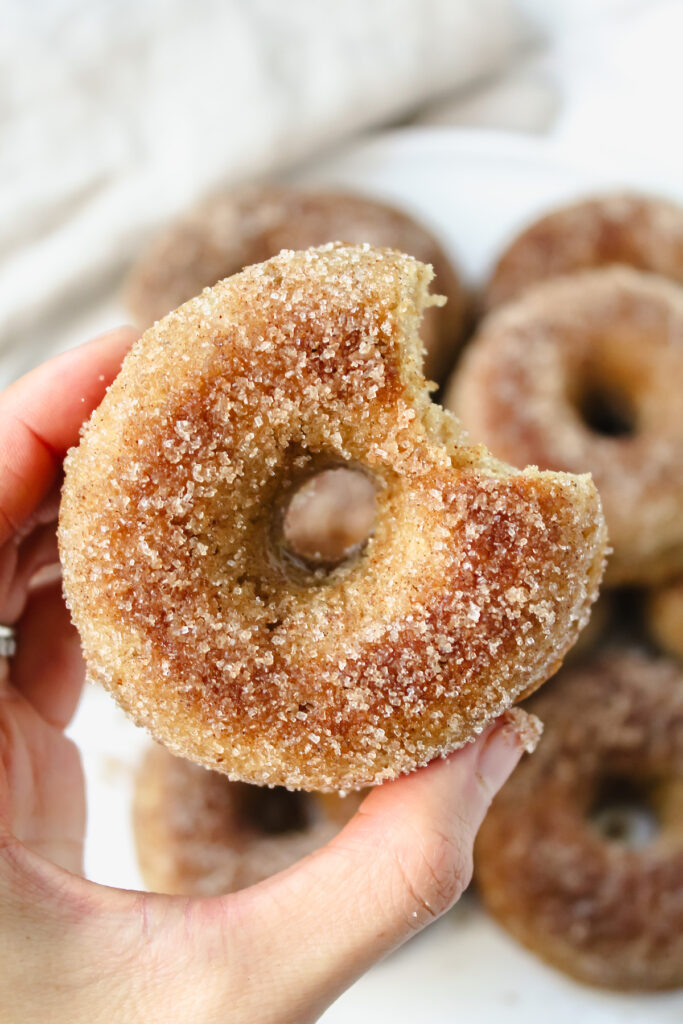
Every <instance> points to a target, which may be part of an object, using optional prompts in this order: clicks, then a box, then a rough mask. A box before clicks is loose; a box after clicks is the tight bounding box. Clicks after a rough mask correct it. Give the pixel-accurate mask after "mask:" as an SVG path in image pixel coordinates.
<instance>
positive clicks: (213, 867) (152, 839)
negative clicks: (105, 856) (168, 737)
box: [133, 746, 362, 896]
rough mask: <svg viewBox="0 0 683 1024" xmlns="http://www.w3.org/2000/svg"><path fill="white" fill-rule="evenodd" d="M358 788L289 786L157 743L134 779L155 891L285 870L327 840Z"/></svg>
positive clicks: (224, 887) (248, 880) (187, 889)
mask: <svg viewBox="0 0 683 1024" xmlns="http://www.w3.org/2000/svg"><path fill="white" fill-rule="evenodd" d="M361 799H362V797H361V795H360V794H357V793H352V794H350V795H349V796H348V797H340V796H337V795H336V794H317V793H289V792H288V791H287V790H283V789H265V788H260V787H257V786H250V785H248V784H247V783H244V782H230V780H229V779H226V777H225V775H221V774H219V773H218V772H212V771H207V770H206V769H204V768H201V767H200V766H199V765H196V764H192V762H191V761H186V760H185V759H184V758H181V757H174V756H173V755H172V754H169V753H168V751H167V750H165V749H164V748H163V747H159V746H155V747H153V748H151V749H150V750H149V751H148V753H147V755H146V756H145V758H144V759H143V761H142V763H141V765H140V767H139V769H138V773H137V776H136V780H135V796H134V802H133V824H134V831H135V843H136V848H137V854H138V860H139V863H140V869H141V871H142V876H143V878H144V881H145V884H146V885H147V886H148V888H149V889H150V890H152V891H153V892H165V893H170V894H172V895H181V896H219V895H221V894H222V893H227V892H236V891H237V890H238V889H245V888H247V886H250V885H256V884H257V883H258V882H261V881H263V879H265V878H269V877H270V876H271V875H274V874H276V873H277V872H278V871H284V870H285V868H288V867H290V866H291V865H292V864H294V863H296V861H298V860H301V858H302V857H306V856H307V855H308V854H310V853H312V852H313V851H314V850H317V849H318V848H319V847H321V846H324V845H325V843H327V842H329V841H330V839H332V838H334V836H335V835H336V834H337V832H339V830H340V829H341V828H343V826H344V825H345V824H346V822H347V821H348V820H349V819H350V818H351V817H352V815H353V814H354V813H355V812H356V810H357V809H358V806H359V804H360V800H361Z"/></svg>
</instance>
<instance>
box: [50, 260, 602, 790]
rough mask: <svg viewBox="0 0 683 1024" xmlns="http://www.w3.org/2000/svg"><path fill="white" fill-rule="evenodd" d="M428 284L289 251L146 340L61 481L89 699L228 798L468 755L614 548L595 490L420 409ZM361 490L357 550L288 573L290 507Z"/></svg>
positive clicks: (211, 293)
mask: <svg viewBox="0 0 683 1024" xmlns="http://www.w3.org/2000/svg"><path fill="white" fill-rule="evenodd" d="M431 276H432V274H431V270H430V268H428V267H425V266H424V265H422V264H420V263H418V262H416V261H415V260H413V259H412V258H411V257H409V256H405V255H402V254H400V253H397V252H392V251H390V250H376V249H372V248H370V247H369V246H345V245H328V246H323V247H321V248H319V249H312V250H307V251H306V252H300V253H294V252H284V253H281V254H280V255H279V256H277V257H275V258H273V259H271V260H268V261H267V262H266V263H264V264H261V265H257V266H254V267H250V268H247V269H246V270H244V271H242V272H241V273H240V274H237V275H235V276H234V277H232V278H229V279H227V280H225V281H222V282H220V283H219V284H218V285H216V286H214V287H213V288H212V289H207V290H206V291H205V292H203V294H202V295H201V296H199V297H198V298H196V299H194V300H192V301H190V302H189V303H187V304H186V305H184V306H182V307H181V308H180V309H179V310H177V311H176V312H174V313H173V314H171V315H169V316H168V317H166V318H165V319H163V320H162V321H160V322H158V323H157V324H156V325H155V326H154V327H153V328H151V329H150V330H148V331H147V332H146V333H145V334H144V335H143V336H142V338H141V339H140V341H138V342H137V344H136V345H135V346H134V347H133V349H132V351H131V352H130V354H129V355H128V356H127V357H126V359H125V361H124V363H123V367H122V370H121V372H120V374H119V376H118V378H117V379H116V381H115V382H114V384H113V385H112V386H111V388H110V389H109V391H108V393H107V395H106V396H105V398H104V401H103V402H102V404H101V406H100V407H99V409H97V410H96V411H95V413H94V414H93V416H92V417H91V419H90V421H89V422H88V424H87V425H86V426H85V427H84V429H83V431H82V436H81V442H80V445H79V447H78V448H77V449H75V450H72V451H71V452H70V453H69V454H68V456H67V459H66V463H65V482H64V487H63V492H62V501H61V509H60V522H59V538H60V550H61V556H62V563H63V574H64V588H65V593H66V596H67V600H68V603H69V606H70V608H71V613H72V617H73V620H74V622H75V624H76V626H77V628H78V630H79V632H80V635H81V641H82V646H83V651H84V656H85V659H86V663H87V670H88V675H89V677H90V678H91V679H93V680H95V681H97V682H99V683H101V684H102V685H104V686H105V687H106V688H107V689H108V690H109V691H110V692H111V693H113V695H114V696H115V698H116V700H117V701H118V702H119V703H120V704H121V706H122V707H123V709H124V710H125V711H127V712H128V713H129V714H130V715H131V716H132V718H133V719H134V720H135V721H136V722H138V723H139V724H141V725H144V726H146V727H147V728H148V729H149V731H150V732H151V733H152V735H153V736H154V737H155V738H156V739H157V740H159V741H160V742H162V743H163V744H165V745H166V746H167V747H169V749H171V750H172V751H173V752H175V753H177V754H181V755H183V756H185V757H187V758H188V759H189V760H193V761H197V762H198V763H201V764H204V765H206V766H207V767H211V768H216V769H218V770H220V771H223V772H225V773H226V774H228V775H229V777H230V778H232V779H234V780H236V781H243V782H255V783H260V784H267V785H283V786H287V787H289V788H292V789H299V788H301V789H320V790H340V789H343V790H346V789H359V788H361V787H364V786H366V785H370V784H375V783H379V782H381V781H382V780H384V779H387V778H393V777H395V776H396V775H399V774H401V773H403V772H406V771H410V770H412V769H414V768H416V767H418V766H419V765H422V764H425V763H427V762H428V761H430V760H432V759H433V758H434V757H437V756H439V755H444V754H446V753H447V752H448V751H451V750H453V749H455V748H456V747H458V746H461V745H462V744H463V743H466V742H469V741H471V740H472V739H473V738H474V737H475V736H476V735H477V734H479V733H480V732H481V731H482V730H483V729H484V728H485V727H486V725H487V724H488V723H489V722H490V721H491V720H492V719H493V718H494V717H496V716H497V715H499V714H500V713H501V712H502V711H504V710H505V709H506V708H507V707H509V706H510V705H511V704H513V703H514V701H515V699H516V697H517V696H518V695H520V694H521V693H523V692H526V691H528V690H529V689H534V688H536V687H537V686H539V685H540V684H541V683H542V682H543V681H544V680H545V679H546V678H547V677H548V676H550V675H551V674H552V672H553V671H554V670H555V669H556V667H557V666H558V664H559V662H560V661H561V659H562V657H563V655H564V653H565V652H566V650H567V649H568V648H569V647H570V646H571V644H572V642H573V641H574V639H575V637H576V635H577V633H578V631H579V630H580V628H581V627H582V626H583V624H584V623H585V620H586V618H587V616H588V611H589V608H590V605H591V603H592V602H593V600H594V598H595V595H596V592H597V588H598V582H599V579H600V576H601V573H602V567H603V560H604V552H605V544H606V536H605V525H604V520H603V516H602V512H601V507H600V499H599V496H598V494H597V492H596V489H595V487H594V485H593V483H592V481H591V479H590V477H587V476H583V477H581V476H580V477H574V476H569V475H565V474H554V473H539V472H537V471H536V470H534V469H529V470H525V471H519V470H516V469H514V468H513V467H511V466H508V465H504V464H502V463H499V462H497V461H496V460H494V459H493V458H491V457H490V456H489V455H488V453H487V452H486V451H485V450H484V449H483V448H482V447H480V446H479V447H473V446H470V445H469V444H468V442H467V440H466V438H465V437H464V435H463V433H462V431H461V430H460V427H459V425H458V423H457V421H456V420H455V419H454V418H453V417H452V416H450V415H449V414H447V413H445V412H444V411H443V410H442V409H441V408H440V407H439V406H437V405H435V404H434V403H433V402H431V400H430V397H429V390H428V387H427V384H426V381H425V378H424V377H423V375H422V373H421V360H420V346H421V343H420V339H419V333H418V331H419V322H420V313H421V310H422V309H423V308H424V307H425V306H428V305H429V304H430V303H432V302H434V301H438V299H435V298H434V297H433V296H430V295H429V294H428V285H429V282H430V279H431ZM332 466H337V467H341V468H345V469H347V470H348V471H353V472H358V473H361V474H364V475H365V476H367V478H368V479H369V480H370V481H371V482H372V485H373V488H374V490H375V494H376V515H375V521H374V524H373V528H372V531H371V534H370V536H369V537H368V538H367V539H366V540H365V543H363V544H360V545H355V546H354V550H353V551H352V552H351V554H350V556H349V557H348V558H343V559H342V560H341V561H340V562H339V563H337V564H335V565H332V566H330V565H319V564H316V562H315V561H310V560H308V559H306V558H305V557H303V558H302V557H300V553H297V552H293V551H292V550H291V549H290V547H289V545H288V544H287V542H286V538H285V537H284V536H283V522H284V521H285V520H286V517H287V508H288V505H289V503H290V501H291V500H292V498H293V496H294V495H295V494H296V493H297V491H298V490H299V488H300V487H301V486H303V485H304V484H305V483H306V482H307V481H308V480H309V479H310V478H311V477H312V476H315V475H316V473H319V472H322V471H324V470H328V469H329V468H330V467H332Z"/></svg>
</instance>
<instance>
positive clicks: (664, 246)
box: [484, 195, 683, 310]
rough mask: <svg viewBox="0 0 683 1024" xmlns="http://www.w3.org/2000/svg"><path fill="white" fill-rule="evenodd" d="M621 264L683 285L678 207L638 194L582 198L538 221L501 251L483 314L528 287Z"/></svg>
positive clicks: (681, 210) (682, 222) (682, 224)
mask: <svg viewBox="0 0 683 1024" xmlns="http://www.w3.org/2000/svg"><path fill="white" fill-rule="evenodd" d="M614 264H626V265H628V266H632V267H635V268H636V269H638V270H646V271H650V272H651V273H653V274H660V275H661V276H662V277H668V278H671V279H672V280H674V281H678V282H679V283H683V207H681V206H680V205H678V204H677V203H672V202H668V201H666V200H663V199H654V198H649V197H647V196H639V195H611V196H602V197H600V198H596V199H587V200H583V201H581V202H578V203H573V204H572V205H570V206H563V207H561V208H560V209H558V210H553V211H552V212H550V213H548V214H546V215H545V216H544V217H541V218H540V220H537V221H535V222H534V223H533V224H531V225H530V226H529V227H528V228H526V230H525V231H522V233H521V234H520V235H518V236H517V237H516V238H515V239H514V241H513V242H512V243H511V244H510V245H509V246H508V248H507V249H506V250H505V251H504V252H503V255H502V256H501V257H500V259H499V260H498V262H497V264H496V266H495V268H494V271H493V273H492V275H491V278H490V280H489V282H488V284H487V286H486V289H485V291H484V307H485V309H489V310H490V309H493V308H494V307H495V306H500V305H502V304H503V303H505V302H510V301H511V300H513V299H516V298H519V296H520V295H521V294H522V292H523V291H525V290H526V289H527V288H528V287H529V285H532V284H535V283H537V282H539V281H544V280H546V279H548V278H552V277H559V276H562V275H564V274H572V273H574V272H575V271H577V270H589V269H591V268H593V267H605V266H611V265H614Z"/></svg>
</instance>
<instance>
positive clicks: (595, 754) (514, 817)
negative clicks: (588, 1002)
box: [475, 650, 683, 989]
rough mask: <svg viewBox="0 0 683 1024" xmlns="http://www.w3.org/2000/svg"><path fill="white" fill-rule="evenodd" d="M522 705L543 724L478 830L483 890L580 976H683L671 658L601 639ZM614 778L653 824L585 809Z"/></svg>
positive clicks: (650, 979) (681, 851) (682, 792)
mask: <svg viewBox="0 0 683 1024" xmlns="http://www.w3.org/2000/svg"><path fill="white" fill-rule="evenodd" d="M527 707H528V709H529V710H532V711H533V712H534V713H535V714H537V715H538V716H539V717H540V718H541V720H542V721H543V724H544V731H543V737H542V739H541V742H540V743H539V746H538V749H537V751H536V753H535V754H534V755H533V757H531V758H525V759H523V761H522V762H521V764H520V766H519V767H518V768H517V770H516V771H515V772H514V774H513V776H512V778H511V779H510V780H509V782H507V783H506V785H505V786H504V787H503V789H502V791H501V792H500V793H499V794H498V796H497V797H496V798H495V799H494V801H493V804H492V806H491V809H490V811H489V813H488V815H487V817H486V820H485V821H484V824H483V826H482V828H481V830H480V832H479V835H478V838H477V842H476V845H475V873H476V877H477V879H478V883H479V888H480V891H481V894H482V897H483V900H484V903H485V904H486V906H487V908H488V909H489V910H490V911H491V913H492V914H493V915H494V916H495V917H496V918H497V919H498V920H499V921H500V923H501V924H502V925H503V926H504V927H505V928H507V929H508V931H510V932H511V933H512V934H513V935H514V936H515V938H517V939H518V940H519V941H520V942H522V943H523V944H524V945H525V946H528V947H529V948H530V949H532V950H533V951H534V952H535V953H537V954H538V955H539V956H540V957H542V958H543V959H544V960H546V961H547V962H548V963H550V964H552V965H553V966H555V967H558V968H560V970H563V971H565V972H567V973H568V974H570V975H572V976H573V977H575V978H578V979H579V980H580V981H583V982H586V983H588V984H592V985H602V986H606V987H609V988H617V989H660V988H673V987H676V986H679V985H683V673H682V671H681V666H680V665H679V664H677V663H676V662H675V661H669V660H667V659H664V658H658V659H657V658H652V657H650V656H648V655H645V654H643V653H640V652H637V651H635V650H613V651H611V652H605V653H604V654H602V655H599V656H598V657H596V658H595V659H593V660H592V661H591V662H589V663H585V664H584V665H582V666H581V667H576V668H572V669H566V670H564V671H563V672H562V673H561V674H560V675H559V676H558V677H557V679H556V680H553V682H552V683H551V684H550V686H548V687H547V688H546V689H544V690H543V692H542V693H540V694H537V695H536V696H535V697H534V698H533V699H532V700H531V701H530V702H529V704H528V705H527ZM579 712H580V713H579ZM616 783H620V784H621V786H622V787H634V788H635V789H636V791H640V792H642V793H643V794H644V797H643V799H646V800H647V802H648V803H649V804H650V805H651V807H652V810H653V812H654V813H655V815H656V824H655V826H654V828H653V827H652V826H650V827H644V826H643V824H642V823H641V824H638V827H637V828H633V835H632V836H631V837H630V839H629V841H625V838H624V837H622V838H617V837H616V836H611V835H610V834H609V833H608V834H605V833H604V832H603V831H601V828H600V826H599V818H597V817H596V814H595V811H596V807H599V804H600V799H601V793H604V791H605V785H607V787H608V792H610V791H611V792H615V789H614V787H615V784H616ZM617 792H618V790H617ZM612 813H614V812H612ZM638 813H642V812H638ZM634 820H635V822H636V823H637V822H638V818H637V817H636V818H635V819H634Z"/></svg>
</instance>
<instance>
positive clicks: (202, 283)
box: [126, 185, 468, 381]
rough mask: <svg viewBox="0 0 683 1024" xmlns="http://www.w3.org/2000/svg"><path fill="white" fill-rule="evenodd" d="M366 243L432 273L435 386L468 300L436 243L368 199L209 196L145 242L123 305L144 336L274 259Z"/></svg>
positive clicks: (289, 192)
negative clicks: (224, 281)
mask: <svg viewBox="0 0 683 1024" xmlns="http://www.w3.org/2000/svg"><path fill="white" fill-rule="evenodd" d="M336 241H343V242H356V243H362V242H367V243H369V244H370V245H373V246H378V247H382V246H387V247H389V248H391V249H398V250H400V251H401V252H407V253H409V254H410V255H411V256H414V257H415V258H416V259H418V260H420V261H421V262H422V263H430V264H431V265H432V266H433V268H434V274H435V278H436V289H437V290H438V291H439V292H440V294H442V295H445V296H446V298H447V299H448V302H447V304H446V305H445V306H441V307H437V306H432V307H430V308H429V309H428V310H426V311H425V318H424V321H423V324H422V331H421V333H422V340H423V342H424V346H425V352H426V355H425V376H427V377H429V378H431V379H433V380H435V381H441V380H442V379H443V377H444V375H445V374H446V373H447V372H448V370H449V369H450V367H451V365H452V363H453V361H454V358H455V352H456V351H457V348H458V345H459V342H460V341H461V339H462V334H463V330H464V327H465V320H466V315H467V305H468V303H467V297H466V293H465V290H464V288H463V286H462V284H461V282H460V279H459V277H458V274H457V272H456V270H455V269H454V267H453V264H452V263H451V261H450V260H449V258H448V256H447V255H446V253H445V252H444V250H443V248H442V246H441V244H440V243H439V241H438V240H437V239H436V238H435V237H434V235H433V234H432V233H431V232H430V231H429V230H428V229H427V228H426V227H424V226H423V225H422V224H420V223H418V222H417V221H416V220H414V218H413V217H411V216H410V215H409V214H407V213H405V212H404V211H402V210H397V209H396V208H395V207H393V206H389V205H388V204H386V203H382V202H378V201H377V200H376V199H368V198H365V197H364V196H360V195H351V194H348V193H343V192H311V191H303V190H300V189H293V188H286V187H284V186H278V185H259V186H251V187H244V188H241V189H237V190H231V191H226V192H222V193H218V194H216V195H213V196H211V197H210V198H209V199H207V200H205V201H204V202H203V203H202V204H201V205H199V206H198V207H196V208H195V209H194V210H192V211H190V212H189V213H188V214H186V215H185V216H184V217H182V218H181V219H180V220H179V221H178V222H177V223H175V224H173V225H171V226H170V227H169V228H168V229H167V230H166V231H165V232H164V233H163V234H162V235H161V236H160V237H159V238H157V239H156V240H155V241H153V242H152V244H151V245H150V247H149V249H148V251H147V252H145V253H143V255H142V256H141V257H140V260H139V262H138V263H137V265H136V266H135V267H134V268H133V269H132V271H131V273H130V275H129V279H128V282H127V286H126V302H127V305H128V307H129V308H130V310H131V312H132V313H133V316H134V318H135V320H136V322H137V323H138V324H139V325H140V326H141V327H148V326H149V325H150V324H152V323H154V321H155V320H158V319H160V318H161V317H163V316H165V315H166V313H168V312H170V311H171V310H172V309H175V308H176V306H179V305H180V304H181V303H183V302H185V301H186V300H187V299H191V298H192V297H193V296H194V295H197V294H198V293H199V292H200V291H201V290H202V289H203V288H205V287H206V286H207V285H213V284H215V283H216V281H219V280H221V278H224V277H229V276H230V275H232V274H236V273H237V272H238V271H239V270H242V268H243V267H246V266H249V265H250V264H252V263H262V262H263V261H264V260H267V259H268V258H269V257H271V256H275V255H276V254H277V253H278V252H280V250H281V249H308V248H309V247H311V246H318V245H323V244H324V243H325V242H336Z"/></svg>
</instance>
